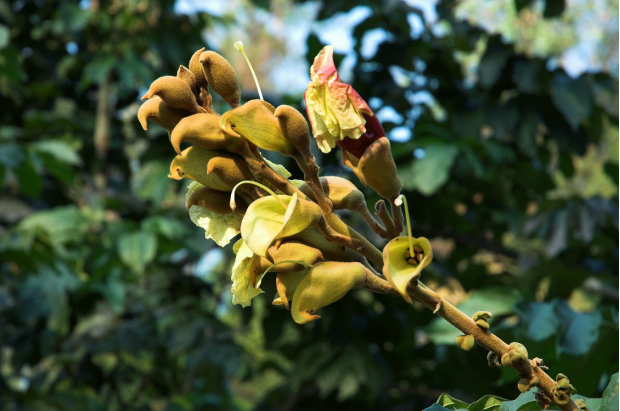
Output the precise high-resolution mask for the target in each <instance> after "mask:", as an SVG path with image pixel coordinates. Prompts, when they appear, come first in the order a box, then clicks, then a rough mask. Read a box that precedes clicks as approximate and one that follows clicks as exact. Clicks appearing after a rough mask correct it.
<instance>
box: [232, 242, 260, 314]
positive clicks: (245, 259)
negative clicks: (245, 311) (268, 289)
mask: <svg viewBox="0 0 620 411" xmlns="http://www.w3.org/2000/svg"><path fill="white" fill-rule="evenodd" d="M239 243H240V244H241V245H240V246H239V247H237V245H238V244H239ZM235 248H237V256H236V258H235V263H234V264H233V268H232V276H231V278H230V279H231V280H232V282H233V283H232V287H231V293H232V296H233V298H232V303H233V304H240V305H241V306H243V307H248V306H249V305H250V304H252V298H254V297H256V296H257V295H259V294H262V293H263V290H261V289H260V288H253V287H252V279H251V275H250V269H251V265H252V259H253V258H254V257H255V254H254V253H253V252H252V250H250V249H249V247H248V246H247V245H246V244H245V242H244V241H243V239H241V240H239V241H238V242H237V244H235Z"/></svg>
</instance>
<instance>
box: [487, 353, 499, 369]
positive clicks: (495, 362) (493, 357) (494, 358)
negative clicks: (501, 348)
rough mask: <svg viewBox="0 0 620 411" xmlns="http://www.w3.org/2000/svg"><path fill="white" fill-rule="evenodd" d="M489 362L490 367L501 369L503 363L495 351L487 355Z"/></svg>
mask: <svg viewBox="0 0 620 411" xmlns="http://www.w3.org/2000/svg"><path fill="white" fill-rule="evenodd" d="M487 362H488V363H489V367H491V368H493V367H501V366H502V362H501V361H500V360H499V356H498V355H497V354H495V353H494V352H493V351H489V353H488V354H487Z"/></svg>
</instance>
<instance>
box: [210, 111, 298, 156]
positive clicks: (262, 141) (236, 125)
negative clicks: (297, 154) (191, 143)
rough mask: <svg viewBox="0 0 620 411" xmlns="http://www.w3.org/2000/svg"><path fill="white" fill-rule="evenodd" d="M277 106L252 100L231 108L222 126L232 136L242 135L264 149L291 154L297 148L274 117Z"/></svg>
mask: <svg viewBox="0 0 620 411" xmlns="http://www.w3.org/2000/svg"><path fill="white" fill-rule="evenodd" d="M274 112H275V108H274V107H273V106H272V105H271V104H269V103H267V102H266V101H262V100H251V101H248V102H247V103H245V104H244V105H242V106H240V107H237V108H235V109H233V110H229V111H227V112H226V113H224V115H223V116H222V117H221V119H220V127H222V129H223V130H224V131H225V132H227V133H228V134H230V135H232V136H242V137H244V138H245V139H246V140H248V141H250V142H251V143H253V144H254V145H256V146H257V147H260V148H262V149H264V150H269V151H277V152H279V153H282V154H284V155H291V154H292V153H293V152H294V151H295V148H294V147H293V146H292V145H291V143H289V142H288V141H287V139H286V138H285V137H284V134H282V130H281V129H280V124H279V123H278V120H277V119H276V118H275V117H274Z"/></svg>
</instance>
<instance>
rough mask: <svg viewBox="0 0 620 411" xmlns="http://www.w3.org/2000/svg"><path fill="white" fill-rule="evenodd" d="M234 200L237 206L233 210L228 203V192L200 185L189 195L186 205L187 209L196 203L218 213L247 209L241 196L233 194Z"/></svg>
mask: <svg viewBox="0 0 620 411" xmlns="http://www.w3.org/2000/svg"><path fill="white" fill-rule="evenodd" d="M235 201H236V202H237V207H236V208H235V210H234V211H233V210H232V209H231V208H230V205H229V203H230V193H228V192H224V191H218V190H214V189H212V188H209V187H202V188H200V189H198V190H196V191H194V192H193V193H192V194H191V195H190V196H189V198H188V199H187V204H186V207H187V209H188V210H189V209H190V208H191V207H192V206H195V205H197V206H199V207H202V208H204V209H207V210H209V211H212V212H214V213H218V214H230V213H233V212H241V213H243V212H244V211H245V210H247V208H248V205H247V204H246V202H245V200H244V199H243V198H242V197H240V196H235Z"/></svg>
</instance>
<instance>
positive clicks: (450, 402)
mask: <svg viewBox="0 0 620 411" xmlns="http://www.w3.org/2000/svg"><path fill="white" fill-rule="evenodd" d="M437 404H439V405H441V406H442V407H445V408H447V409H449V410H456V409H465V408H467V403H465V402H463V401H461V400H457V399H456V398H454V397H452V396H450V395H449V394H441V395H440V396H439V399H438V400H437Z"/></svg>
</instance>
